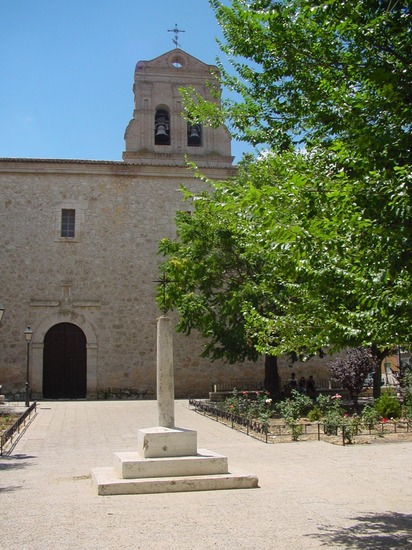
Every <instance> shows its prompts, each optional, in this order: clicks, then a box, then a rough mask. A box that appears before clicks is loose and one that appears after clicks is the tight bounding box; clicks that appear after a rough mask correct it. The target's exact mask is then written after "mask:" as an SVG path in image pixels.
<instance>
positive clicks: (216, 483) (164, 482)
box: [92, 427, 258, 495]
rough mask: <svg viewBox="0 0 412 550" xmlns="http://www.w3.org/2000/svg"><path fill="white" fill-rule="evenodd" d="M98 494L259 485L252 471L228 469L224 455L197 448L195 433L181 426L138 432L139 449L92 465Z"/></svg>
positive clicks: (239, 487)
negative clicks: (107, 462) (102, 464)
mask: <svg viewBox="0 0 412 550" xmlns="http://www.w3.org/2000/svg"><path fill="white" fill-rule="evenodd" d="M92 480H93V483H94V485H95V486H96V487H97V493H98V494H99V495H128V494H144V493H174V492H179V491H212V490H216V489H249V488H252V487H258V478H257V477H256V476H255V475H254V474H244V473H234V472H229V470H228V463H227V458H226V457H225V456H223V455H220V454H217V453H214V452H213V451H208V450H207V449H199V450H197V433H196V432H195V431H193V430H186V429H183V428H163V427H157V428H147V429H144V430H139V432H138V451H137V452H120V453H114V459H113V467H103V468H94V469H93V470H92Z"/></svg>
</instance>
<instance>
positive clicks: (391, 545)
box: [309, 512, 412, 550]
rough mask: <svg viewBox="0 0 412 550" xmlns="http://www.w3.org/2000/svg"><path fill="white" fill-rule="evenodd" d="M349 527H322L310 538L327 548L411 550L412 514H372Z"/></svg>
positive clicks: (358, 518)
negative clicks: (319, 541)
mask: <svg viewBox="0 0 412 550" xmlns="http://www.w3.org/2000/svg"><path fill="white" fill-rule="evenodd" d="M352 520H353V521H354V522H355V523H354V524H353V525H351V526H350V527H345V528H338V529H335V528H333V527H322V528H321V529H322V532H320V533H317V534H311V535H309V536H310V537H313V538H318V539H320V540H321V541H322V542H323V543H324V545H325V546H327V547H328V546H342V547H343V548H360V549H362V550H391V549H394V550H395V549H396V550H399V549H400V548H402V550H412V515H411V514H399V513H396V512H394V513H391V512H388V513H384V514H369V515H366V516H358V517H355V518H352Z"/></svg>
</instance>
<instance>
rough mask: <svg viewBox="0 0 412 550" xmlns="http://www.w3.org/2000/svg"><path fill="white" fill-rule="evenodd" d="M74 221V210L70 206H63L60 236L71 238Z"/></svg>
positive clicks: (73, 234)
mask: <svg viewBox="0 0 412 550" xmlns="http://www.w3.org/2000/svg"><path fill="white" fill-rule="evenodd" d="M75 222H76V210H74V209H71V208H63V210H62V224H61V232H60V236H61V237H72V238H73V237H74V236H75Z"/></svg>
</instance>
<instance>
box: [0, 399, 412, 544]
mask: <svg viewBox="0 0 412 550" xmlns="http://www.w3.org/2000/svg"><path fill="white" fill-rule="evenodd" d="M175 420H176V425H177V426H179V427H183V428H187V429H191V430H196V431H197V439H198V446H199V447H200V448H206V449H210V450H211V451H213V452H216V453H219V454H221V455H223V456H226V457H227V458H228V463H229V469H231V468H233V469H234V470H241V471H243V472H252V473H254V474H256V475H257V476H258V479H259V488H256V489H237V490H233V491H232V490H216V491H205V492H203V491H194V492H184V493H179V492H177V493H166V494H165V493H162V494H137V495H112V496H109V497H106V496H99V495H97V494H96V491H95V488H94V487H93V484H92V481H91V475H90V473H91V470H92V469H93V468H96V467H104V466H107V465H110V464H112V461H113V454H114V453H116V452H134V451H136V447H137V432H138V430H140V429H143V428H147V427H150V426H155V425H156V424H157V406H156V402H155V401H67V402H66V401H42V402H39V403H38V413H37V416H36V417H35V418H34V420H33V421H32V422H31V423H30V425H29V427H28V428H27V429H26V431H25V432H24V434H23V435H22V436H21V437H20V439H19V441H18V442H17V444H16V445H15V446H14V448H13V449H12V451H11V452H10V454H9V455H7V456H3V457H1V458H0V528H1V542H0V546H1V548H2V549H3V550H12V549H13V550H14V549H15V548H19V550H49V549H50V550H56V549H59V550H69V549H70V550H72V549H73V548H76V549H80V550H86V549H87V550H90V549H91V550H95V549H96V550H100V549H102V550H103V549H104V550H111V549H113V550H114V549H119V550H122V549H128V550H129V549H142V550H143V549H145V550H152V549H153V550H154V549H158V548H165V549H176V550H203V549H204V550H206V549H208V550H209V549H211V548H213V549H218V550H223V549H225V550H228V549H246V548H247V549H255V548H259V549H269V550H271V549H280V550H283V549H306V548H308V549H311V548H330V547H336V548H361V549H377V548H379V549H392V548H393V549H395V548H396V549H402V550H403V549H412V443H406V442H404V443H394V444H386V445H379V444H375V445H353V446H345V447H342V446H336V445H331V444H329V443H327V442H323V441H322V442H317V441H315V442H294V443H277V444H265V443H264V442H262V441H258V440H256V439H253V438H251V437H248V436H246V435H245V434H242V433H240V432H237V431H234V430H231V429H230V428H228V427H226V426H224V425H223V424H219V423H217V422H215V421H213V420H211V419H209V418H206V417H204V416H202V415H200V414H198V413H196V412H195V411H193V410H191V408H190V407H189V404H188V402H187V401H177V402H176V404H175Z"/></svg>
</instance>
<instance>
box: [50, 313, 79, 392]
mask: <svg viewBox="0 0 412 550" xmlns="http://www.w3.org/2000/svg"><path fill="white" fill-rule="evenodd" d="M86 392H87V340H86V336H85V334H84V332H83V331H82V330H81V329H80V328H79V327H78V326H76V325H74V324H72V323H58V324H56V325H54V326H52V327H51V328H50V329H49V330H48V331H47V333H46V335H45V338H44V349H43V397H44V398H46V399H58V398H68V399H79V398H84V397H86Z"/></svg>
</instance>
